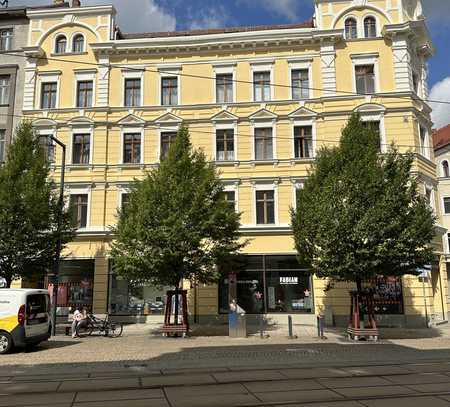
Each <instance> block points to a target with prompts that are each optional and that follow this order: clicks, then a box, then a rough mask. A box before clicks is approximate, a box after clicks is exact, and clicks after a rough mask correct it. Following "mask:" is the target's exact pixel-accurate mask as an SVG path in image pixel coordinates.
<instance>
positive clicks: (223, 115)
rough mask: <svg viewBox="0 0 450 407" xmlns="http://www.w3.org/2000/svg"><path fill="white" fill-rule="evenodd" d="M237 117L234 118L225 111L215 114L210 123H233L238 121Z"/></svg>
mask: <svg viewBox="0 0 450 407" xmlns="http://www.w3.org/2000/svg"><path fill="white" fill-rule="evenodd" d="M238 119H239V118H238V117H237V116H235V115H234V114H233V113H231V112H229V111H227V110H222V111H221V112H219V113H217V114H215V115H214V116H213V117H211V120H212V121H217V122H231V121H233V122H235V121H238Z"/></svg>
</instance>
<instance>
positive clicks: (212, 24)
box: [187, 6, 229, 30]
mask: <svg viewBox="0 0 450 407" xmlns="http://www.w3.org/2000/svg"><path fill="white" fill-rule="evenodd" d="M228 18H229V15H228V12H227V10H226V9H225V7H224V6H219V7H217V8H204V9H201V10H195V12H194V11H193V10H191V11H190V12H189V16H188V20H189V23H188V24H187V28H188V29H190V30H196V29H201V28H219V27H224V26H225V25H226V22H227V20H228Z"/></svg>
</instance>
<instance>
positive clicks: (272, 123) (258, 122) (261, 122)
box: [251, 119, 277, 162]
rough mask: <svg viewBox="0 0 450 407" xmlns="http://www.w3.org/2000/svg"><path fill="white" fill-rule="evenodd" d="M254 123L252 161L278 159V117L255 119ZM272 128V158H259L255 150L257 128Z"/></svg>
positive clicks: (252, 122)
mask: <svg viewBox="0 0 450 407" xmlns="http://www.w3.org/2000/svg"><path fill="white" fill-rule="evenodd" d="M251 124H252V135H253V136H252V161H254V162H270V161H275V160H277V121H276V119H255V120H252V121H251ZM268 127H271V128H272V153H273V154H272V158H271V159H268V160H257V159H256V151H255V136H256V131H255V130H256V129H264V128H268Z"/></svg>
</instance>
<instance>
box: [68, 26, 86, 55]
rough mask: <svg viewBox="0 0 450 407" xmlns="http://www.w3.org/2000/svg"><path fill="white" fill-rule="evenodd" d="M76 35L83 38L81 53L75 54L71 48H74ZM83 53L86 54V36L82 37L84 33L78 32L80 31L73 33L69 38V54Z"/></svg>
mask: <svg viewBox="0 0 450 407" xmlns="http://www.w3.org/2000/svg"><path fill="white" fill-rule="evenodd" d="M78 35H81V36H82V37H83V49H82V51H80V52H75V51H74V50H73V47H74V39H75V37H77V36H78ZM84 52H86V35H84V33H82V32H80V31H77V32H74V33H73V34H72V36H71V37H70V53H71V54H82V53H84Z"/></svg>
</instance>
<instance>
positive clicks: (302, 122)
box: [291, 117, 317, 160]
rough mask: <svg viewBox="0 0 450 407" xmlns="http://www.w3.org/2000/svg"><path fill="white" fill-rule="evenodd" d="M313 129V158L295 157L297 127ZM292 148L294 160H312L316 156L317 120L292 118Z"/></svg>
mask: <svg viewBox="0 0 450 407" xmlns="http://www.w3.org/2000/svg"><path fill="white" fill-rule="evenodd" d="M306 126H310V127H311V132H312V152H311V157H295V128H296V127H306ZM291 138H292V140H291V148H292V150H291V151H292V156H291V157H292V159H294V160H310V159H313V158H314V157H315V156H316V151H317V126H316V120H315V119H301V118H296V117H292V118H291Z"/></svg>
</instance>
